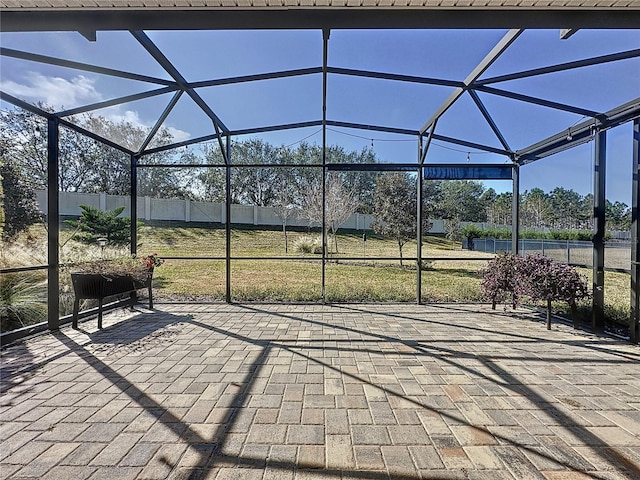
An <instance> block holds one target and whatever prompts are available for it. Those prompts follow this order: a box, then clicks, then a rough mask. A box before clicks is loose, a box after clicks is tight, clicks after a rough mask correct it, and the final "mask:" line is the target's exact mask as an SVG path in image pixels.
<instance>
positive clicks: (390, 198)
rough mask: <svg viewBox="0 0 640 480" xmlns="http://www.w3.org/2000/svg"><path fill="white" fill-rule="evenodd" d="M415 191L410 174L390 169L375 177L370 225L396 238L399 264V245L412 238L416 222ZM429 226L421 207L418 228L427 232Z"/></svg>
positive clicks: (414, 233)
mask: <svg viewBox="0 0 640 480" xmlns="http://www.w3.org/2000/svg"><path fill="white" fill-rule="evenodd" d="M416 193H417V192H416V178H415V177H414V176H410V175H408V174H406V173H390V174H385V175H381V176H380V177H378V183H377V185H376V191H375V195H374V203H373V214H374V216H375V217H376V220H375V221H374V222H373V223H372V224H371V227H372V228H373V231H374V232H376V233H377V234H379V235H384V236H386V237H391V238H393V239H394V240H395V241H396V242H397V244H398V251H399V254H400V265H401V266H402V248H403V247H404V245H405V244H406V243H407V242H409V241H410V240H415V239H416V234H417V229H416V226H417V224H418V220H417V217H418V212H417V209H418V199H417V195H416ZM423 198H424V195H423ZM425 201H426V199H425ZM425 210H427V209H426V208H425ZM430 228H431V224H430V223H429V221H428V220H427V212H426V211H425V215H424V216H423V225H422V231H423V232H427V231H428V230H429V229H430Z"/></svg>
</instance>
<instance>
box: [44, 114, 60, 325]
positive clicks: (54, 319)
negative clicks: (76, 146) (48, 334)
mask: <svg viewBox="0 0 640 480" xmlns="http://www.w3.org/2000/svg"><path fill="white" fill-rule="evenodd" d="M59 141H60V128H59V125H58V120H57V119H55V118H50V119H49V120H48V122H47V256H48V261H47V263H48V268H47V326H48V328H49V330H57V329H58V328H59V318H60V253H59V252H60V204H59V192H58V190H59V189H60V181H59V173H60V168H59V164H60V162H59V157H60V148H59Z"/></svg>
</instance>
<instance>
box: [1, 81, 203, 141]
mask: <svg viewBox="0 0 640 480" xmlns="http://www.w3.org/2000/svg"><path fill="white" fill-rule="evenodd" d="M95 83H96V80H95V79H92V78H89V77H85V76H84V75H78V76H75V77H73V78H71V79H66V78H62V77H52V76H45V75H42V74H41V73H37V72H29V73H27V74H26V75H25V77H24V79H23V81H22V82H17V81H14V80H4V81H0V89H1V90H3V91H5V92H7V93H10V94H11V95H14V96H15V97H18V98H21V99H24V100H27V101H32V102H44V103H45V104H46V105H48V106H51V107H53V108H54V109H55V110H63V109H69V108H75V107H78V106H82V105H89V104H92V103H96V102H100V101H102V100H103V99H104V98H103V96H102V95H101V94H100V92H98V90H96V87H95ZM122 107H123V106H122V105H118V106H114V107H111V108H107V109H104V110H101V111H97V112H96V113H97V114H99V115H103V116H104V117H106V118H107V119H109V120H111V121H113V122H116V123H119V122H121V121H126V122H129V123H131V124H132V125H134V126H136V127H139V128H142V129H145V130H148V129H150V128H151V127H152V126H153V122H150V123H148V122H145V121H143V120H142V119H141V118H140V114H139V113H138V112H137V111H135V110H124V111H123V108H122ZM166 128H167V130H168V131H169V132H170V133H171V135H172V136H173V139H174V141H175V142H181V141H184V140H188V139H189V138H191V135H190V134H189V132H186V131H184V130H180V129H178V128H175V127H166Z"/></svg>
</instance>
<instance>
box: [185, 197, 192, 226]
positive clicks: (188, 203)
mask: <svg viewBox="0 0 640 480" xmlns="http://www.w3.org/2000/svg"><path fill="white" fill-rule="evenodd" d="M184 221H185V222H190V221H191V200H189V199H188V198H187V199H185V201H184Z"/></svg>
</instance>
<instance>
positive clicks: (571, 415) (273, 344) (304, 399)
mask: <svg viewBox="0 0 640 480" xmlns="http://www.w3.org/2000/svg"><path fill="white" fill-rule="evenodd" d="M95 323H96V322H95V320H91V321H89V322H88V323H85V324H83V325H82V326H81V328H82V330H80V331H74V330H71V329H70V328H63V329H62V330H61V331H60V332H59V333H56V334H55V335H52V334H47V335H43V336H40V337H37V338H34V339H32V340H29V341H27V342H25V343H23V344H19V345H17V346H13V347H10V348H8V349H6V350H4V351H3V352H2V389H3V393H2V403H1V406H0V415H1V420H2V428H1V439H2V446H1V448H0V459H1V466H0V472H1V475H0V476H1V477H2V478H12V479H13V478H15V479H19V478H38V479H45V480H49V479H55V480H61V479H79V480H81V479H92V480H94V479H95V480H97V479H117V480H127V479H134V478H145V479H164V478H170V479H187V478H193V479H196V478H215V479H254V478H255V479H299V480H302V479H328V480H331V479H339V478H344V479H354V478H355V479H372V480H378V479H387V478H395V479H405V480H409V479H420V478H434V479H445V478H446V479H448V478H470V479H514V478H515V479H518V480H522V479H543V478H546V479H554V480H555V479H558V480H559V479H582V478H602V479H632V478H635V479H638V478H640V348H638V347H635V346H631V345H628V344H626V343H624V342H623V341H618V340H615V339H611V338H608V337H597V336H594V335H590V334H587V333H584V332H575V331H573V330H572V329H571V328H569V327H568V326H564V325H554V328H553V330H552V331H550V332H548V331H547V330H546V329H545V326H544V322H543V321H542V319H541V318H540V317H538V316H536V315H534V314H531V313H528V312H526V311H519V312H517V314H513V313H511V312H508V313H504V312H502V311H496V312H491V310H490V309H488V308H487V307H485V306H477V305H472V306H464V305H462V306H459V305H442V306H436V305H429V306H417V305H340V306H320V305H314V306H309V305H253V304H252V305H226V304H221V305H193V304H184V305H183V304H178V305H167V304H165V305H160V306H159V308H158V309H157V310H156V311H155V312H153V313H152V312H148V311H144V310H140V311H137V312H134V313H129V312H122V311H120V312H113V313H111V314H109V315H106V316H105V328H104V330H102V331H97V329H96V328H95Z"/></svg>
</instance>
